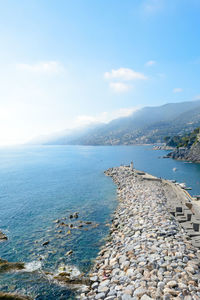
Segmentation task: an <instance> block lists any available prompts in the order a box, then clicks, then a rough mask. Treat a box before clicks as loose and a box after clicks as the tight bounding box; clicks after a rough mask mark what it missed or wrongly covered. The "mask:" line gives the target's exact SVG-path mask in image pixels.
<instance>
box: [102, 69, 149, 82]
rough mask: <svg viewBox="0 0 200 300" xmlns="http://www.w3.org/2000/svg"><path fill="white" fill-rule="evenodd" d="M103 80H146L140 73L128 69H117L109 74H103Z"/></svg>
mask: <svg viewBox="0 0 200 300" xmlns="http://www.w3.org/2000/svg"><path fill="white" fill-rule="evenodd" d="M104 78H105V79H108V80H112V79H117V80H122V81H129V80H136V79H141V80H144V79H147V78H146V76H145V75H144V74H142V73H140V72H136V71H134V70H132V69H128V68H119V69H117V70H112V71H111V72H105V73H104Z"/></svg>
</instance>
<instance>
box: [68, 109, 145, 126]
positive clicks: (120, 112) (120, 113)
mask: <svg viewBox="0 0 200 300" xmlns="http://www.w3.org/2000/svg"><path fill="white" fill-rule="evenodd" d="M138 109H139V107H136V106H135V107H131V108H120V109H117V110H114V111H111V112H102V113H100V114H98V115H96V116H89V115H80V116H77V118H76V119H75V120H74V122H73V124H72V127H73V128H79V127H83V126H86V125H90V124H91V125H92V124H95V123H96V124H97V123H108V122H110V121H112V120H114V119H117V118H121V117H128V116H130V115H131V114H132V113H133V112H135V111H137V110H138Z"/></svg>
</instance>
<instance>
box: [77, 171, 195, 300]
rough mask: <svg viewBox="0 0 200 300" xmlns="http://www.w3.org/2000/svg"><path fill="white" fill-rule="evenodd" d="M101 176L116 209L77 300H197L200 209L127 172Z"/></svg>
mask: <svg viewBox="0 0 200 300" xmlns="http://www.w3.org/2000/svg"><path fill="white" fill-rule="evenodd" d="M105 174H106V175H107V176H110V177H112V179H113V181H114V183H115V184H116V185H117V193H118V201H119V203H118V207H117V209H116V211H115V213H114V217H113V221H112V225H111V228H110V236H109V239H108V242H107V243H106V245H105V246H104V247H103V248H102V249H101V251H100V252H99V255H98V257H97V258H96V261H95V265H94V267H93V269H92V272H91V274H90V282H91V286H90V288H89V292H88V291H86V292H82V293H81V295H80V299H83V300H86V299H105V300H115V299H116V300H117V299H120V300H129V299H134V300H136V299H142V300H148V299H165V300H168V299H174V298H176V299H188V300H189V299H200V271H199V267H198V266H199V263H200V260H199V258H200V250H199V248H200V232H199V227H200V225H199V224H200V214H199V211H200V210H199V205H198V204H196V203H195V202H194V201H193V200H192V198H191V197H190V195H189V194H187V193H186V192H185V191H183V190H182V189H181V188H180V187H177V186H176V185H175V184H173V183H171V182H169V181H167V180H162V179H160V178H157V177H154V176H151V175H150V174H147V173H145V172H141V171H137V170H133V169H132V167H129V166H121V167H118V168H111V169H109V170H107V171H106V172H105Z"/></svg>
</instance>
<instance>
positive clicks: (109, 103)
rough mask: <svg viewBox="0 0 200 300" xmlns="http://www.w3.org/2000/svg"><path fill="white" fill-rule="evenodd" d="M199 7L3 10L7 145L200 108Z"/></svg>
mask: <svg viewBox="0 0 200 300" xmlns="http://www.w3.org/2000/svg"><path fill="white" fill-rule="evenodd" d="M199 15H200V1H199V0H130V1H129V0H123V1H121V0H120V1H119V0H109V1H108V0H99V1H97V0H96V1H95V0H73V1H70V0H59V1H54V0H46V1H45V0H34V1H31V0H29V1H27V0H24V1H22V0H18V1H16V0H13V1H11V0H6V1H3V0H0V41H1V44H0V45H1V47H0V126H1V131H0V144H1V145H2V144H15V143H20V142H25V141H27V140H29V139H31V138H33V137H35V136H38V135H43V134H49V133H53V132H57V131H60V130H63V129H66V128H72V127H76V126H82V125H84V124H87V123H90V122H91V123H92V122H108V121H109V120H111V119H113V118H116V117H119V116H123V115H128V114H130V113H131V112H132V111H134V110H135V109H137V108H138V107H143V106H152V105H162V104H165V103H167V102H180V101H188V100H194V99H197V98H200V84H199V83H200V80H199V79H200V77H199V72H200V71H199V70H200V18H199Z"/></svg>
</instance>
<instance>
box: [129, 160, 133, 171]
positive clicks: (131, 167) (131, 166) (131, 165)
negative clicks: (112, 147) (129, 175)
mask: <svg viewBox="0 0 200 300" xmlns="http://www.w3.org/2000/svg"><path fill="white" fill-rule="evenodd" d="M130 169H131V170H133V162H131V164H130Z"/></svg>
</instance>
